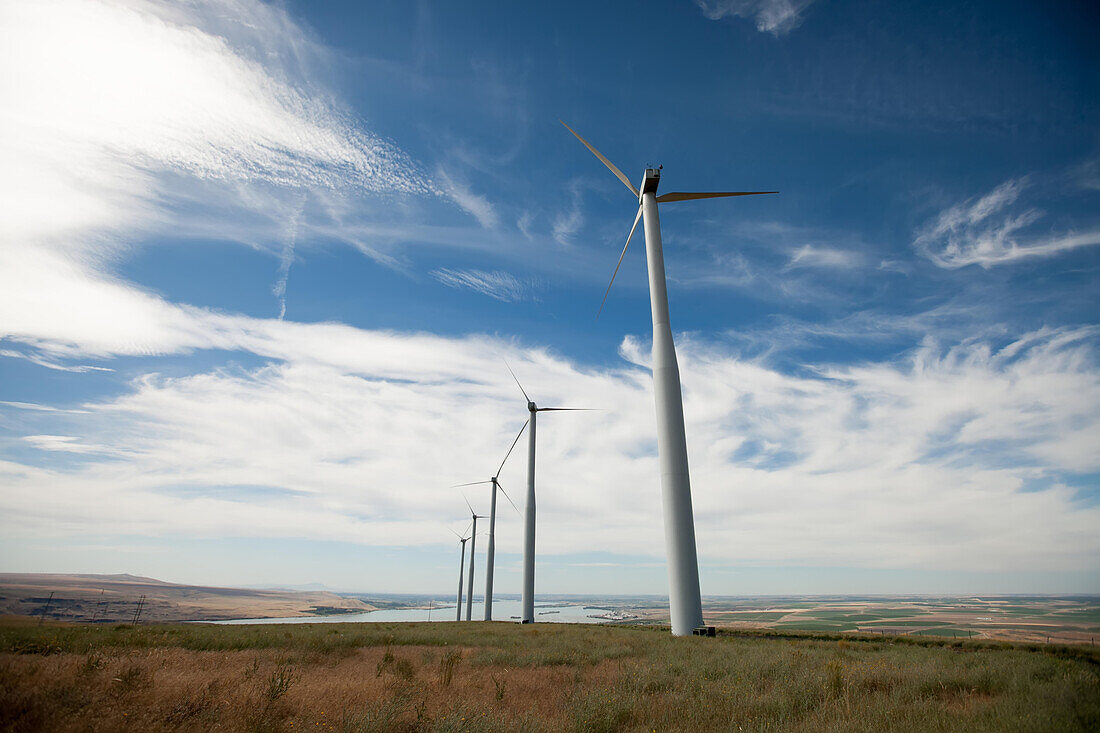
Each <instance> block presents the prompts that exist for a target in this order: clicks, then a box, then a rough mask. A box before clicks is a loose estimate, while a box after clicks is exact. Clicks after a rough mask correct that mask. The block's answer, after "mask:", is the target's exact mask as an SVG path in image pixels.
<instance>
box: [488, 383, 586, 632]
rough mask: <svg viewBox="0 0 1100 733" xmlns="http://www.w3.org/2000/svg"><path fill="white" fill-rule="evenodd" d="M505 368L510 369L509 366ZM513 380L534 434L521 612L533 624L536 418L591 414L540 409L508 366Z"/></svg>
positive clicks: (531, 437)
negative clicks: (527, 413)
mask: <svg viewBox="0 0 1100 733" xmlns="http://www.w3.org/2000/svg"><path fill="white" fill-rule="evenodd" d="M504 366H508V363H507V362H505V363H504ZM508 371H509V373H511V375H512V379H514V380H516V386H518V387H519V391H520V392H523V397H524V399H526V400H527V411H528V412H529V413H530V415H531V416H530V417H529V418H528V419H527V423H528V425H530V426H531V431H530V432H529V433H527V502H526V504H525V505H524V507H523V530H524V531H523V592H522V593H521V595H520V599H521V605H522V609H521V611H520V623H521V624H533V623H534V622H535V418H536V417H537V416H538V414H539V413H540V412H583V411H587V410H591V409H593V408H590V407H539V406H538V405H536V404H535V403H534V401H532V400H531V398H530V397H528V396H527V390H525V389H524V388H523V385H522V384H520V383H519V377H517V376H516V373H515V372H513V371H512V367H510V366H508Z"/></svg>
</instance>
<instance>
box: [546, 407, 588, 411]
mask: <svg viewBox="0 0 1100 733" xmlns="http://www.w3.org/2000/svg"><path fill="white" fill-rule="evenodd" d="M599 409H600V408H599V407H540V408H539V409H538V410H536V412H596V411H598V410H599Z"/></svg>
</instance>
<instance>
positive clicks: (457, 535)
mask: <svg viewBox="0 0 1100 733" xmlns="http://www.w3.org/2000/svg"><path fill="white" fill-rule="evenodd" d="M447 529H449V530H450V531H451V534H453V535H454V536H455V537H457V538H458V539H460V540H461V539H462V535H460V534H459V533H458V532H455V531H454V530H453V529H451V528H450V527H447Z"/></svg>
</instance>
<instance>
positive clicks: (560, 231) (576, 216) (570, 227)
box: [552, 180, 584, 244]
mask: <svg viewBox="0 0 1100 733" xmlns="http://www.w3.org/2000/svg"><path fill="white" fill-rule="evenodd" d="M567 188H568V189H569V196H570V203H569V207H568V208H567V209H562V210H561V211H559V212H558V213H557V214H556V215H555V216H554V222H553V225H552V232H553V236H554V239H555V240H556V241H557V242H558V244H571V243H572V241H573V237H575V236H576V235H577V232H579V231H580V230H581V227H583V226H584V213H583V212H582V211H581V191H580V183H579V182H578V181H576V180H574V181H571V182H570V183H569V185H568V187H567Z"/></svg>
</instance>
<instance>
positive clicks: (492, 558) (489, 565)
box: [454, 422, 527, 621]
mask: <svg viewBox="0 0 1100 733" xmlns="http://www.w3.org/2000/svg"><path fill="white" fill-rule="evenodd" d="M526 429H527V423H526V422H525V423H523V427H522V428H520V429H519V432H518V433H516V439H515V440H513V441H512V447H511V448H509V449H508V452H507V453H505V454H504V460H503V461H501V462H500V468H498V469H497V472H496V473H495V474H493V477H492V478H491V479H489V480H488V481H471V482H470V483H468V484H458V485H456V486H455V487H454V488H456V489H457V488H459V487H462V486H478V485H479V484H492V485H493V495H492V501H491V502H490V504H489V549H488V551H487V552H486V553H485V620H486V621H492V620H493V570H494V568H495V567H496V557H497V549H496V548H497V543H496V528H497V489H500V491H501V493H502V494H504V497H505V498H506V499H508V503H509V504H511V505H512V508H513V509H515V510H516V512H517V513H518V512H519V508H518V507H516V505H515V502H513V501H512V497H510V496H508V492H506V491H505V490H504V487H503V486H501V485H500V481H499V478H500V472H501V471H503V470H504V464H505V463H507V462H508V456H510V455H512V450H513V449H514V448H515V447H516V443H518V442H519V439H520V436H521V435H523V431H524V430H526ZM471 511H473V510H472V509H471Z"/></svg>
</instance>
